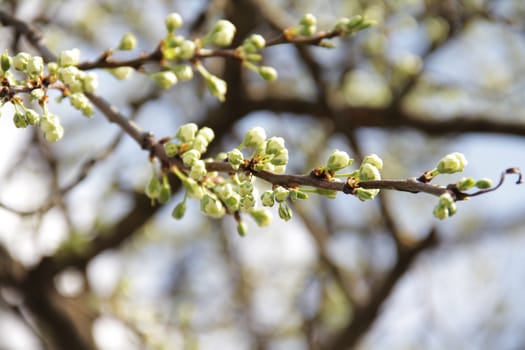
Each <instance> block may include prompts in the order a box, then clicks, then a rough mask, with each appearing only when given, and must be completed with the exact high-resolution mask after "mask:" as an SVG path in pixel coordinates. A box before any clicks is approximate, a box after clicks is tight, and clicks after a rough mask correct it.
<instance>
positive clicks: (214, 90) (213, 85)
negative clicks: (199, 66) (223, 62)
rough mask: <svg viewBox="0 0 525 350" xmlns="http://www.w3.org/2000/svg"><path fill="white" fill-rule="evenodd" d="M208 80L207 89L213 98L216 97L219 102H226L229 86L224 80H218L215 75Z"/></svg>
mask: <svg viewBox="0 0 525 350" xmlns="http://www.w3.org/2000/svg"><path fill="white" fill-rule="evenodd" d="M205 79H206V87H207V88H208V91H209V92H210V94H212V96H215V97H217V98H218V99H219V101H221V102H222V101H224V99H225V98H226V92H227V91H228V85H227V84H226V82H225V81H224V80H222V79H219V78H217V77H216V76H215V75H211V74H210V75H209V76H208V77H207V78H205Z"/></svg>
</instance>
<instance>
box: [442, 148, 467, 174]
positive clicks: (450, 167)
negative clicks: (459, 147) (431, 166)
mask: <svg viewBox="0 0 525 350" xmlns="http://www.w3.org/2000/svg"><path fill="white" fill-rule="evenodd" d="M467 164H468V162H467V159H466V158H465V156H464V155H463V154H462V153H459V152H454V153H451V154H448V155H446V156H445V157H443V158H441V160H440V161H439V163H438V164H437V166H436V169H437V171H438V172H440V173H441V174H453V173H457V172H461V171H463V170H464V169H465V166H466V165H467Z"/></svg>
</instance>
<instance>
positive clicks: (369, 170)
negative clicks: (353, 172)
mask: <svg viewBox="0 0 525 350" xmlns="http://www.w3.org/2000/svg"><path fill="white" fill-rule="evenodd" d="M359 179H360V180H362V181H368V180H381V173H380V172H379V170H378V169H377V168H376V167H375V166H373V165H372V164H370V163H364V164H361V167H359Z"/></svg>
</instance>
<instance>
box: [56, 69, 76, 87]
mask: <svg viewBox="0 0 525 350" xmlns="http://www.w3.org/2000/svg"><path fill="white" fill-rule="evenodd" d="M79 74H80V71H79V70H78V68H77V67H75V66H67V67H63V68H59V69H58V78H59V79H60V80H62V81H63V82H64V84H67V85H71V84H73V83H74V82H76V81H77V79H78V77H79Z"/></svg>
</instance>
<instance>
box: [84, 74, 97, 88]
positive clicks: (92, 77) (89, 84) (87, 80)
mask: <svg viewBox="0 0 525 350" xmlns="http://www.w3.org/2000/svg"><path fill="white" fill-rule="evenodd" d="M82 87H83V90H84V91H85V92H95V90H96V88H97V87H98V77H97V74H96V73H93V72H89V73H87V74H86V76H85V77H84V79H82Z"/></svg>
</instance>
